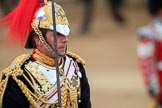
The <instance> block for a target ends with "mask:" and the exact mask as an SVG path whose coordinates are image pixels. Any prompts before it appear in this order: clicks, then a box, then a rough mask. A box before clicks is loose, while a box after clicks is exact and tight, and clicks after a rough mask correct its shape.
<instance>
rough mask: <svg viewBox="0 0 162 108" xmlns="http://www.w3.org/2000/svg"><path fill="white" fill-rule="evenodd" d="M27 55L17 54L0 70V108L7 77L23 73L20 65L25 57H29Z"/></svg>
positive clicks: (14, 76)
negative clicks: (9, 63)
mask: <svg viewBox="0 0 162 108" xmlns="http://www.w3.org/2000/svg"><path fill="white" fill-rule="evenodd" d="M29 57H30V54H23V55H21V56H18V57H17V58H16V59H15V60H14V61H13V62H12V63H11V65H10V66H9V67H8V68H6V69H4V70H3V71H2V72H0V108H1V107H2V100H3V95H4V92H5V89H6V87H7V83H8V80H9V77H10V76H12V77H13V78H16V77H17V76H21V75H22V74H23V70H22V69H21V66H22V65H23V63H24V62H25V61H26V60H27V59H29Z"/></svg>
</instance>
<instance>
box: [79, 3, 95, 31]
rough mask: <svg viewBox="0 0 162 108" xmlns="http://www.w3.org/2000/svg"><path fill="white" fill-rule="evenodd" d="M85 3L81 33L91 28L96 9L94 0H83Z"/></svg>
mask: <svg viewBox="0 0 162 108" xmlns="http://www.w3.org/2000/svg"><path fill="white" fill-rule="evenodd" d="M81 1H82V2H83V5H84V15H83V21H82V25H81V34H85V33H87V32H88V31H89V30H90V26H91V22H92V17H93V11H94V0H81Z"/></svg>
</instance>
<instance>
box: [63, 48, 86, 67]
mask: <svg viewBox="0 0 162 108" xmlns="http://www.w3.org/2000/svg"><path fill="white" fill-rule="evenodd" d="M66 54H67V55H68V56H70V57H72V58H74V59H75V60H76V61H77V62H78V63H81V64H82V65H85V63H86V62H85V61H84V60H83V59H82V58H81V57H80V56H79V55H77V54H74V53H72V52H70V51H67V53H66Z"/></svg>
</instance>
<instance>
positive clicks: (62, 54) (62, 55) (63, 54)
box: [58, 53, 66, 57]
mask: <svg viewBox="0 0 162 108" xmlns="http://www.w3.org/2000/svg"><path fill="white" fill-rule="evenodd" d="M65 54H66V53H61V54H58V55H59V56H60V57H64V56H65Z"/></svg>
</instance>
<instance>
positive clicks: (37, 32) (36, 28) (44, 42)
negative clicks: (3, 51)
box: [32, 20, 55, 55]
mask: <svg viewBox="0 0 162 108" xmlns="http://www.w3.org/2000/svg"><path fill="white" fill-rule="evenodd" d="M38 25H39V20H33V22H32V27H33V29H34V31H35V33H36V34H37V35H38V37H39V40H40V41H41V42H42V43H43V45H44V47H45V48H46V49H47V50H48V51H50V52H51V53H52V54H53V55H54V54H55V52H54V50H53V49H52V48H51V47H50V45H49V44H48V43H47V42H46V40H45V39H44V37H43V35H42V32H41V31H40V30H39V28H38Z"/></svg>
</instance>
